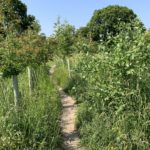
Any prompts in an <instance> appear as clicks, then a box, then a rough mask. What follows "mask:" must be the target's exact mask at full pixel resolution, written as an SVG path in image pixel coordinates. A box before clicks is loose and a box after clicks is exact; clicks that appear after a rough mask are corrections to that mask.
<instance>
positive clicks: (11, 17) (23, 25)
mask: <svg viewBox="0 0 150 150" xmlns="http://www.w3.org/2000/svg"><path fill="white" fill-rule="evenodd" d="M34 21H35V17H34V16H31V15H27V7H26V5H25V4H23V3H22V2H21V1H20V0H1V1H0V33H2V34H5V35H6V34H8V32H12V30H13V31H15V32H16V33H17V34H20V33H22V32H23V31H24V30H26V29H27V28H29V27H31V25H32V23H33V22H34Z"/></svg>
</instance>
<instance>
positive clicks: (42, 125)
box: [0, 67, 61, 150]
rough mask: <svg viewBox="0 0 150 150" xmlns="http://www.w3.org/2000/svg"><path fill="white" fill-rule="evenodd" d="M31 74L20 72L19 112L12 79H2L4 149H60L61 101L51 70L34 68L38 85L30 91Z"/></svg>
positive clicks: (0, 122) (0, 114) (0, 111)
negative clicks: (15, 103) (15, 104)
mask: <svg viewBox="0 0 150 150" xmlns="http://www.w3.org/2000/svg"><path fill="white" fill-rule="evenodd" d="M27 78H28V77H27V73H26V72H24V73H22V74H20V75H19V87H20V93H21V106H20V108H19V110H18V112H17V113H16V109H15V106H14V102H13V91H12V86H11V81H10V80H9V79H7V80H6V79H5V80H3V79H0V84H1V86H0V107H1V109H0V118H1V119H0V149H8V150H20V149H29V150H37V149H49V150H56V149H59V146H60V144H61V138H60V127H59V119H60V110H61V108H60V101H59V95H58V93H57V89H56V88H55V87H54V84H53V83H52V81H50V79H49V76H48V73H47V69H46V68H45V69H44V68H43V67H40V68H39V69H36V70H35V71H34V80H35V84H36V87H35V89H34V92H33V93H32V96H30V94H29V87H28V82H27V80H28V79H27Z"/></svg>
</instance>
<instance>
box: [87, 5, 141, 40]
mask: <svg viewBox="0 0 150 150" xmlns="http://www.w3.org/2000/svg"><path fill="white" fill-rule="evenodd" d="M135 18H137V15H136V14H135V13H134V12H133V11H132V10H131V9H129V8H127V7H122V6H118V5H114V6H108V7H106V8H103V9H100V10H95V12H94V14H93V16H92V18H91V20H90V21H89V23H88V24H87V27H88V28H89V31H88V34H89V33H91V37H92V39H93V40H94V41H100V40H104V41H105V40H107V36H108V35H111V36H115V35H116V34H118V33H119V32H120V31H121V29H120V28H119V25H120V24H121V23H130V22H131V21H133V20H134V19H135ZM139 22H140V21H139ZM141 27H143V24H142V23H141Z"/></svg>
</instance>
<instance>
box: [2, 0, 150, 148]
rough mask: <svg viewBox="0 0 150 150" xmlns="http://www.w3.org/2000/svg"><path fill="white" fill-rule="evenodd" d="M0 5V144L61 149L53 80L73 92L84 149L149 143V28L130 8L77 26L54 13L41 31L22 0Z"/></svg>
mask: <svg viewBox="0 0 150 150" xmlns="http://www.w3.org/2000/svg"><path fill="white" fill-rule="evenodd" d="M0 4H1V5H0V15H1V16H0V76H1V77H0V107H1V109H0V149H2V150H3V149H6V150H20V149H29V150H37V149H39V150H41V149H43V150H45V149H47V150H57V149H58V150H59V149H61V146H60V145H61V138H60V137H61V136H60V127H59V119H60V112H61V107H60V101H59V96H58V93H57V90H58V89H57V88H58V87H62V88H63V89H65V90H66V91H68V92H70V94H72V95H73V96H75V97H76V100H77V103H78V106H79V110H78V114H77V118H76V125H77V127H78V129H79V132H80V135H81V140H82V144H83V145H84V146H85V147H86V149H89V150H149V149H150V100H149V98H150V31H149V30H147V29H145V27H144V26H143V24H142V23H141V21H140V20H139V19H138V18H137V16H136V14H134V12H133V11H132V10H130V9H128V8H126V7H121V6H108V7H106V8H104V9H102V10H97V11H95V13H94V15H93V17H92V18H91V20H90V21H89V23H88V24H87V25H86V26H85V27H81V28H80V29H78V30H76V29H75V28H74V26H72V25H70V24H69V23H67V22H65V23H60V21H59V20H58V22H57V23H56V24H55V31H54V34H53V35H51V36H50V37H48V38H46V37H45V35H43V34H40V25H39V24H38V23H37V21H36V20H35V17H34V16H31V15H27V8H26V6H25V5H24V4H23V3H22V2H21V1H20V0H11V1H10V0H2V1H1V2H0ZM46 65H47V66H49V67H50V68H51V70H50V71H49V68H47V67H46ZM27 68H28V76H27V73H26V69H27ZM48 73H49V75H50V76H49V75H48ZM10 77H12V79H13V84H12V81H11V80H10ZM17 78H18V81H19V82H18V81H17ZM28 78H29V81H28ZM27 81H28V82H29V85H28V82H27ZM18 85H19V86H18ZM13 90H14V93H13ZM14 101H15V102H14Z"/></svg>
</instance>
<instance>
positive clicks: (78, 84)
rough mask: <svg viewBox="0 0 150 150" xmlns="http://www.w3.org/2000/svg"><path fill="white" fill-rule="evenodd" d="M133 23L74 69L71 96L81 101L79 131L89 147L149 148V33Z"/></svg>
mask: <svg viewBox="0 0 150 150" xmlns="http://www.w3.org/2000/svg"><path fill="white" fill-rule="evenodd" d="M134 25H136V26H135V27H134V28H131V26H130V25H129V26H128V25H125V26H124V30H123V31H122V32H121V33H120V34H119V35H118V36H116V37H114V38H113V39H110V42H112V41H113V44H112V45H111V47H110V46H108V45H107V44H104V45H100V48H101V52H100V53H99V54H93V55H92V54H88V55H85V56H84V58H83V59H82V61H81V62H80V63H79V65H78V66H77V67H76V68H75V72H74V74H75V81H74V86H73V87H72V90H71V93H72V94H73V95H75V96H76V99H77V101H78V102H79V103H80V104H79V106H80V107H79V111H78V117H77V127H78V128H79V131H80V134H81V138H82V143H83V144H84V145H85V146H86V147H87V149H90V150H102V149H103V150H111V149H117V150H125V149H129V150H143V149H144V150H148V149H150V138H149V135H150V130H149V129H150V113H149V110H150V107H149V104H150V100H149V97H150V78H149V77H150V66H149V64H150V62H149V60H150V59H149V58H150V44H149V35H150V33H149V31H147V32H143V30H142V29H141V28H140V27H139V24H138V23H135V24H134ZM109 49H110V50H109Z"/></svg>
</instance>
